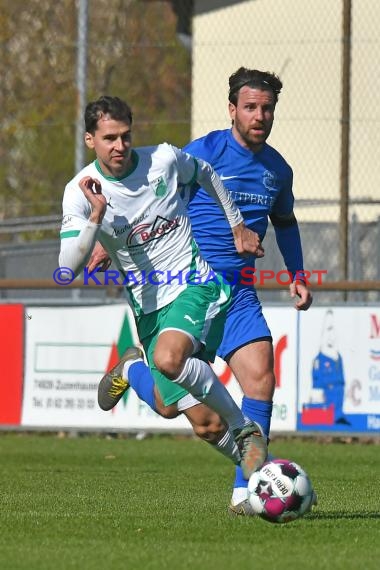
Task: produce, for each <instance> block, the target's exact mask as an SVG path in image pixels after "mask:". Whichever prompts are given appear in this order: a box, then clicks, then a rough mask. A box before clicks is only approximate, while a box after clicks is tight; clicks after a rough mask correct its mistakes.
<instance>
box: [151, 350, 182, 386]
mask: <svg viewBox="0 0 380 570" xmlns="http://www.w3.org/2000/svg"><path fill="white" fill-rule="evenodd" d="M153 360H154V364H155V366H156V367H157V369H158V370H159V371H160V372H161V374H164V375H165V376H166V377H167V378H170V380H175V379H176V378H178V376H179V375H180V374H181V372H182V368H183V358H182V357H181V355H179V354H176V353H174V352H172V351H170V350H166V351H164V350H160V351H159V352H156V353H155V354H154V357H153Z"/></svg>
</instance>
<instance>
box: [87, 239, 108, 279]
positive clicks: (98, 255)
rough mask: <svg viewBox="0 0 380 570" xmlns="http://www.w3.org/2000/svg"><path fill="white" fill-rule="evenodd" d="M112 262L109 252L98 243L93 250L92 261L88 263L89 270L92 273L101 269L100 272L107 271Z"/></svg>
mask: <svg viewBox="0 0 380 570" xmlns="http://www.w3.org/2000/svg"><path fill="white" fill-rule="evenodd" d="M111 263H112V260H111V258H110V256H109V255H108V253H107V250H105V249H104V247H103V246H102V245H101V244H100V243H99V242H98V241H97V242H96V244H95V246H94V249H93V250H92V254H91V257H90V259H89V260H88V263H87V266H86V267H87V269H88V270H89V271H90V272H91V271H94V270H95V269H99V271H107V269H108V268H109V266H110V265H111Z"/></svg>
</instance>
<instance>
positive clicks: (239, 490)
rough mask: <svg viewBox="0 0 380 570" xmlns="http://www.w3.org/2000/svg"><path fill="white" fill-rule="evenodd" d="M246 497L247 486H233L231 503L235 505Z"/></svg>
mask: <svg viewBox="0 0 380 570" xmlns="http://www.w3.org/2000/svg"><path fill="white" fill-rule="evenodd" d="M246 499H248V489H247V487H235V488H234V490H233V492H232V499H231V503H232V504H233V505H234V506H235V505H238V504H239V503H241V502H242V501H245V500H246Z"/></svg>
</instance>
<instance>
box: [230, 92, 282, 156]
mask: <svg viewBox="0 0 380 570" xmlns="http://www.w3.org/2000/svg"><path fill="white" fill-rule="evenodd" d="M274 109H275V103H274V97H273V93H272V91H262V90H261V89H252V88H250V87H246V86H245V87H243V88H242V89H241V90H240V93H239V97H238V101H237V105H236V106H235V105H233V104H232V103H230V105H229V110H230V117H231V119H232V120H233V127H232V132H233V134H234V136H235V138H236V139H237V141H238V142H239V143H240V144H242V145H243V146H245V147H247V148H249V149H250V150H252V151H255V152H257V151H259V150H260V149H261V147H262V146H263V144H264V142H265V141H266V139H267V138H268V137H269V135H270V132H271V130H272V125H273V119H274Z"/></svg>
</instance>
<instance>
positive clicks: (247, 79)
mask: <svg viewBox="0 0 380 570" xmlns="http://www.w3.org/2000/svg"><path fill="white" fill-rule="evenodd" d="M228 83H229V86H230V90H229V93H228V99H229V101H230V102H231V103H232V104H233V105H236V104H237V101H238V98H239V92H240V89H241V88H242V87H244V86H245V85H247V86H248V87H251V89H261V90H262V91H272V93H273V95H274V102H275V104H276V103H277V101H278V96H279V94H280V92H281V89H282V82H281V80H280V78H279V77H277V75H275V74H274V73H270V72H269V71H259V70H257V69H247V68H246V67H239V69H238V70H237V71H235V73H233V74H232V75H231V76H230V78H229V80H228Z"/></svg>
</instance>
